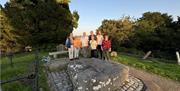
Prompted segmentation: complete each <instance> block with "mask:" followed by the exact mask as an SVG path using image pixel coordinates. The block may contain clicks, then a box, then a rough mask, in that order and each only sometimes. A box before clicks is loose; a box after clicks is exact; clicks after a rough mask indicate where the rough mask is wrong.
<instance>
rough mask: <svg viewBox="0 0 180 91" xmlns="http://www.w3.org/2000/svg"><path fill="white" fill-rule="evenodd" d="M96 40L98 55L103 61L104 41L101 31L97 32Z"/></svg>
mask: <svg viewBox="0 0 180 91" xmlns="http://www.w3.org/2000/svg"><path fill="white" fill-rule="evenodd" d="M96 38H97V44H98V45H97V54H98V58H100V59H102V48H101V47H102V41H103V39H104V38H103V36H102V34H101V31H97V35H96Z"/></svg>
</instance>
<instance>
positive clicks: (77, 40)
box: [73, 36, 81, 59]
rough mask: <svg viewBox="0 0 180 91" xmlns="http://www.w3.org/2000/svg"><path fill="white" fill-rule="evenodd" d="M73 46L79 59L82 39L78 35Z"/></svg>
mask: <svg viewBox="0 0 180 91" xmlns="http://www.w3.org/2000/svg"><path fill="white" fill-rule="evenodd" d="M73 46H74V58H75V59H79V50H80V48H81V39H80V38H79V37H78V36H76V37H75V38H74V41H73Z"/></svg>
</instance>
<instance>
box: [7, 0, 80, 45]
mask: <svg viewBox="0 0 180 91" xmlns="http://www.w3.org/2000/svg"><path fill="white" fill-rule="evenodd" d="M69 2H70V0H11V1H10V2H9V3H7V4H6V5H5V8H4V11H5V14H6V15H7V17H8V19H9V21H10V23H11V25H13V27H14V28H15V30H16V32H17V33H18V34H19V35H23V37H22V38H21V40H20V41H21V44H22V45H23V46H27V45H31V46H34V47H37V46H38V47H43V46H44V47H45V48H46V47H48V45H51V47H55V45H57V44H59V43H64V40H65V38H66V36H67V34H69V33H70V32H72V30H73V27H76V26H74V22H75V20H76V22H77V21H78V19H74V18H73V16H74V15H73V14H71V12H70V10H69V4H68V3H69ZM77 15H78V14H77Z"/></svg>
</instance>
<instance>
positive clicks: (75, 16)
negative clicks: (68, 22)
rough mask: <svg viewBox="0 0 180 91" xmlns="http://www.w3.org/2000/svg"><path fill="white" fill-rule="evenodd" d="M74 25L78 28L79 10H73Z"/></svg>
mask: <svg viewBox="0 0 180 91" xmlns="http://www.w3.org/2000/svg"><path fill="white" fill-rule="evenodd" d="M72 15H73V27H74V28H77V27H78V21H79V14H78V12H77V11H73V13H72Z"/></svg>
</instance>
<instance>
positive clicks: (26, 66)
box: [0, 52, 49, 91]
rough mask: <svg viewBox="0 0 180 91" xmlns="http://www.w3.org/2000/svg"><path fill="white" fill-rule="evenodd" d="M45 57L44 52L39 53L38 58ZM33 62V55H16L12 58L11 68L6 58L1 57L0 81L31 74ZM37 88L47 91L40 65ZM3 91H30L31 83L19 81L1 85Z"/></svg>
mask: <svg viewBox="0 0 180 91" xmlns="http://www.w3.org/2000/svg"><path fill="white" fill-rule="evenodd" d="M45 55H47V53H46V52H40V58H41V57H42V56H45ZM34 60H35V56H34V53H22V54H16V55H15V56H14V57H13V67H11V65H10V61H9V59H8V58H7V57H2V58H1V60H0V65H1V75H0V76H1V80H3V81H4V80H8V79H11V78H12V77H16V76H22V75H26V74H28V73H30V72H33V61H34ZM39 87H40V88H42V89H43V91H49V89H48V84H47V81H46V77H45V73H44V72H43V65H42V63H40V68H39ZM2 90H3V91H32V81H30V80H28V81H27V80H21V81H15V82H12V83H7V84H3V85H2Z"/></svg>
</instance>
